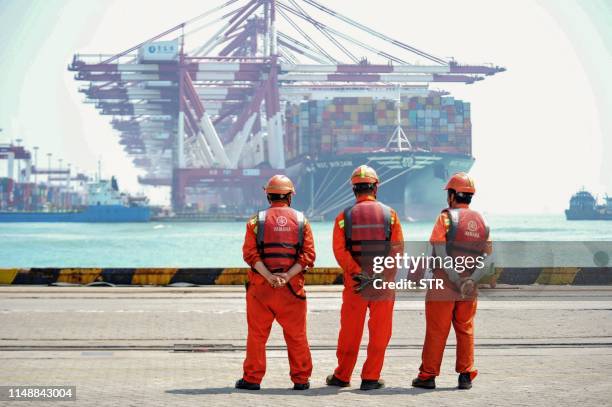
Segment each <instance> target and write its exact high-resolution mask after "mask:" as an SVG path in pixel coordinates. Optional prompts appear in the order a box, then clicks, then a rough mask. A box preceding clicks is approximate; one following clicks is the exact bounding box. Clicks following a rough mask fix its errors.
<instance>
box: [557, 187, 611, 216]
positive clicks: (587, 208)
mask: <svg viewBox="0 0 612 407" xmlns="http://www.w3.org/2000/svg"><path fill="white" fill-rule="evenodd" d="M565 217H566V219H567V220H612V198H610V197H608V196H606V197H605V198H604V201H603V203H599V202H598V201H597V198H596V197H595V196H593V194H591V193H590V192H588V191H585V190H584V189H583V190H581V191H578V192H577V193H575V194H574V195H573V196H572V198H571V199H570V204H569V209H566V210H565Z"/></svg>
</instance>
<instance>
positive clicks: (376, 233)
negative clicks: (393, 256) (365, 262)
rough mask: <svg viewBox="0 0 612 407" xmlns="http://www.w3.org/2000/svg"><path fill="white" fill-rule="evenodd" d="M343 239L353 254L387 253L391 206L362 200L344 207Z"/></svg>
mask: <svg viewBox="0 0 612 407" xmlns="http://www.w3.org/2000/svg"><path fill="white" fill-rule="evenodd" d="M344 239H345V242H346V248H347V249H348V250H349V251H350V252H351V254H352V255H353V256H385V255H387V254H388V253H389V248H390V246H389V243H388V242H390V241H391V208H389V207H388V206H387V205H384V204H382V203H380V202H378V201H363V202H359V203H357V204H355V205H353V206H350V207H348V208H346V209H345V210H344ZM378 242H383V243H378ZM364 246H367V248H366V247H364Z"/></svg>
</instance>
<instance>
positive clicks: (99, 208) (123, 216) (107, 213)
mask: <svg viewBox="0 0 612 407" xmlns="http://www.w3.org/2000/svg"><path fill="white" fill-rule="evenodd" d="M150 219H151V210H150V209H149V208H148V207H145V206H131V207H127V206H122V205H96V206H89V207H87V208H85V209H83V210H81V211H75V212H0V223H3V222H45V223H63V222H66V223H71V222H76V223H127V222H148V221H149V220H150Z"/></svg>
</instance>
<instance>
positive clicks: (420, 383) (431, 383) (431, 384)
mask: <svg viewBox="0 0 612 407" xmlns="http://www.w3.org/2000/svg"><path fill="white" fill-rule="evenodd" d="M412 387H419V388H421V389H429V390H432V389H435V388H436V378H435V377H432V378H431V379H421V378H419V377H416V378H415V379H414V380H412Z"/></svg>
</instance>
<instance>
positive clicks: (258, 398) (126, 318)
mask: <svg viewBox="0 0 612 407" xmlns="http://www.w3.org/2000/svg"><path fill="white" fill-rule="evenodd" d="M308 288H309V294H308V296H309V303H308V305H309V313H308V324H309V339H310V343H311V346H312V349H313V351H312V354H313V359H314V360H313V362H314V372H313V376H312V379H311V382H312V389H311V390H310V391H307V392H300V393H297V392H294V391H292V390H288V389H289V388H290V385H291V383H290V380H289V376H288V362H287V356H286V351H285V348H284V341H283V338H282V332H281V330H280V329H279V327H278V325H276V324H275V326H274V328H273V331H272V335H271V337H270V340H269V348H268V349H269V351H268V372H267V374H266V377H265V379H264V382H263V383H262V390H261V391H259V392H245V391H238V390H235V389H234V388H233V384H234V381H235V380H236V379H238V378H239V377H240V375H241V373H242V360H243V357H244V345H245V336H246V321H245V319H246V314H245V304H244V288H242V287H236V286H234V287H223V286H208V287H194V288H171V287H117V288H94V287H66V288H63V287H39V286H10V287H0V327H1V328H0V330H1V332H0V359H1V361H0V365H1V366H3V367H2V369H0V384H1V385H74V386H76V388H77V402H76V404H75V403H74V402H55V403H54V404H53V405H79V406H94V405H95V406H126V405H129V406H164V405H177V406H183V405H184V406H191V405H215V406H216V405H219V406H223V405H232V406H236V405H251V406H252V405H279V404H282V405H289V406H293V405H295V406H298V405H299V406H304V405H313V406H335V405H346V404H348V403H359V404H362V405H382V404H387V405H398V404H401V405H410V404H419V405H426V406H427V405H432V406H433V405H435V406H439V405H450V404H453V405H458V406H462V405H466V406H467V405H469V406H477V405H483V406H484V405H559V406H563V405H575V404H578V403H580V404H582V405H606V404H607V403H609V401H610V399H611V398H612V388H611V387H610V386H609V383H610V382H611V381H612V287H606V286H597V287H595V286H593V287H585V286H581V287H576V286H545V287H544V286H523V287H516V286H512V287H510V286H507V287H501V288H498V289H495V290H484V291H483V292H482V294H481V301H480V303H479V310H478V313H477V319H476V367H477V368H478V369H479V371H480V375H479V376H478V378H477V379H476V381H475V383H474V388H473V389H472V390H470V391H457V390H455V386H456V380H457V375H456V374H455V372H454V352H455V349H454V334H452V333H451V335H450V337H449V346H448V347H447V351H446V354H445V359H444V362H443V367H442V376H441V377H440V378H439V379H438V381H437V383H438V389H437V390H435V391H424V390H417V389H413V388H411V387H410V381H411V379H412V378H413V377H414V375H415V374H416V371H417V368H418V366H419V363H420V352H421V346H422V342H423V337H424V328H425V320H424V315H423V302H422V299H421V298H419V295H420V294H417V295H412V296H410V297H409V298H403V300H398V301H397V303H396V311H395V314H394V333H393V337H392V340H391V344H390V347H389V350H388V352H387V359H386V363H385V368H384V370H383V378H384V379H385V380H386V382H387V388H386V389H383V390H379V391H372V392H368V393H365V392H361V391H359V390H358V386H359V372H360V368H361V364H362V363H363V358H364V355H365V350H364V351H362V352H361V354H360V358H359V361H358V364H357V367H356V371H355V374H354V377H353V387H351V388H348V389H342V390H337V389H335V388H327V387H325V386H324V384H323V382H324V378H325V376H326V375H327V374H329V373H331V372H332V371H333V369H334V367H335V362H336V359H335V344H336V339H337V334H338V322H339V307H340V303H341V299H340V290H341V287H339V286H311V287H308ZM366 340H367V332H366V333H364V343H365V341H366ZM2 403H4V404H2ZM27 404H32V405H40V404H41V403H40V402H22V403H21V404H19V405H27ZM0 405H13V403H10V402H2V401H0Z"/></svg>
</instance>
